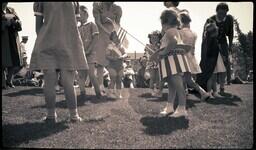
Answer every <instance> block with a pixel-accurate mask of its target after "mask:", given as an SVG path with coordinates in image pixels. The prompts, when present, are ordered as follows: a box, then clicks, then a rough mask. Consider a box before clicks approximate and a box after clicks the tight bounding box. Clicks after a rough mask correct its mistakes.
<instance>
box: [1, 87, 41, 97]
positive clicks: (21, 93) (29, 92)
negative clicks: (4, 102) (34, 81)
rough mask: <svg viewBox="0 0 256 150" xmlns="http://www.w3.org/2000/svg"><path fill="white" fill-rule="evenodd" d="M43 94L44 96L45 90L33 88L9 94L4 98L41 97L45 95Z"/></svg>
mask: <svg viewBox="0 0 256 150" xmlns="http://www.w3.org/2000/svg"><path fill="white" fill-rule="evenodd" d="M43 94H44V91H43V88H31V89H27V90H21V91H16V92H12V93H8V94H5V95H4V96H8V97H16V96H24V95H34V96H39V95H43Z"/></svg>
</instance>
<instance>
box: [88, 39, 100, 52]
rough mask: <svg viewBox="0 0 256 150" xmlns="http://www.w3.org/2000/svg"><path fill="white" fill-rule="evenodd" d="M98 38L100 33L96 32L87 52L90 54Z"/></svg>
mask: <svg viewBox="0 0 256 150" xmlns="http://www.w3.org/2000/svg"><path fill="white" fill-rule="evenodd" d="M98 39H99V34H94V35H93V37H92V42H91V44H90V46H89V48H88V50H87V53H86V54H90V53H91V52H92V50H93V48H94V46H95V44H96V42H97V40H98Z"/></svg>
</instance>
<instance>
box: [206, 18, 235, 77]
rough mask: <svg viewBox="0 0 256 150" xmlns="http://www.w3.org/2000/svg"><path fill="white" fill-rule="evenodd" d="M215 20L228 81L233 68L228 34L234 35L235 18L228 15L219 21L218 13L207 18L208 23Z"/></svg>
mask: <svg viewBox="0 0 256 150" xmlns="http://www.w3.org/2000/svg"><path fill="white" fill-rule="evenodd" d="M210 21H214V22H215V23H216V25H217V27H218V28H219V31H218V42H219V44H220V47H221V48H220V54H221V55H222V58H223V62H224V65H225V67H226V69H227V81H228V82H229V81H230V79H231V68H230V61H229V58H228V56H229V53H230V52H229V47H228V42H227V38H226V36H231V37H233V36H234V19H233V17H232V16H231V15H227V16H226V18H225V19H224V20H223V21H219V20H218V19H217V17H216V15H213V16H211V17H210V18H209V19H207V21H206V23H209V22H210Z"/></svg>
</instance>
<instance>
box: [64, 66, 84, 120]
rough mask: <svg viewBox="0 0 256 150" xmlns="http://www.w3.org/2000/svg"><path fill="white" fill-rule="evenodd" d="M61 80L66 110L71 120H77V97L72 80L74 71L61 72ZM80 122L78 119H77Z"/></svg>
mask: <svg viewBox="0 0 256 150" xmlns="http://www.w3.org/2000/svg"><path fill="white" fill-rule="evenodd" d="M61 77H62V78H61V79H62V81H61V82H62V84H63V87H64V93H65V98H66V100H67V104H68V108H69V111H70V118H71V119H75V120H76V119H79V118H80V117H79V115H78V111H77V97H76V92H75V89H74V86H73V84H74V78H75V71H72V70H61ZM79 120H80V119H79Z"/></svg>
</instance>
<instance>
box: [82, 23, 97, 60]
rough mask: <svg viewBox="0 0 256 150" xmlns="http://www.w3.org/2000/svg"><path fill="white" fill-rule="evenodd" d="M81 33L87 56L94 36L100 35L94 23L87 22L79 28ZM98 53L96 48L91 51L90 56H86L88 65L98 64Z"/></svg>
mask: <svg viewBox="0 0 256 150" xmlns="http://www.w3.org/2000/svg"><path fill="white" fill-rule="evenodd" d="M79 31H80V34H81V38H82V41H83V45H84V51H85V54H86V52H87V51H88V48H89V47H90V46H91V42H92V40H93V36H94V35H96V34H99V30H98V27H97V26H96V25H95V24H94V23H93V22H87V23H85V24H82V25H81V26H80V27H79ZM95 58H96V51H95V46H94V47H93V49H92V50H91V52H90V53H89V54H86V59H87V61H88V63H96V59H95Z"/></svg>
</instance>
